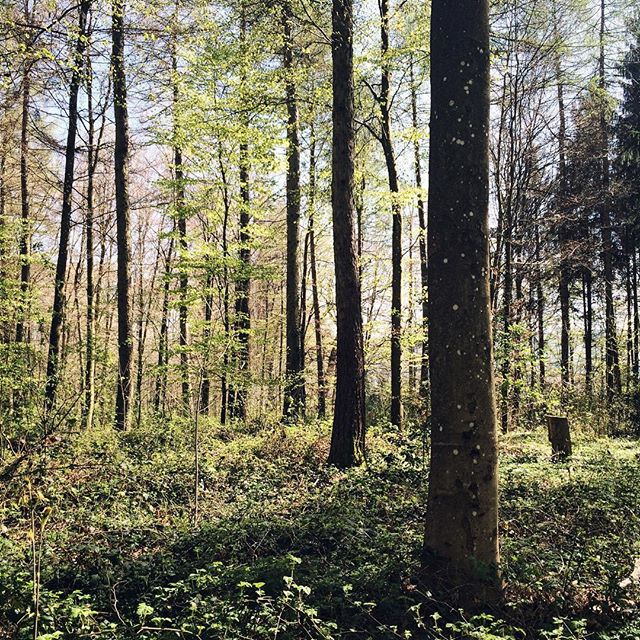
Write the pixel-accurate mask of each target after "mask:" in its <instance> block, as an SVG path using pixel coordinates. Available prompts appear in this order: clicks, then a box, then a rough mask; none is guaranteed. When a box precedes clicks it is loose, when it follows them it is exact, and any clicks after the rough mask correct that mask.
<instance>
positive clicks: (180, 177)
mask: <svg viewBox="0 0 640 640" xmlns="http://www.w3.org/2000/svg"><path fill="white" fill-rule="evenodd" d="M176 7H177V5H176ZM176 26H177V25H176ZM173 38H174V42H173V44H172V51H171V70H172V85H173V138H174V141H173V166H174V169H173V170H174V172H175V182H176V184H175V203H176V220H177V228H178V242H179V247H180V262H181V265H180V269H179V279H180V282H179V287H180V293H179V298H180V300H179V307H178V317H179V334H180V335H179V338H178V345H179V350H180V389H181V392H182V410H183V412H184V413H185V414H186V415H188V414H189V411H190V405H191V400H190V398H191V392H190V391H189V353H188V345H189V327H188V313H189V310H188V306H187V296H188V294H189V273H188V271H187V269H186V267H185V265H184V262H185V260H186V258H187V251H188V249H189V246H188V243H187V211H186V204H185V186H184V185H185V180H184V165H183V162H182V147H181V146H180V143H179V138H180V132H179V124H178V105H179V102H180V90H179V87H178V56H177V52H176V46H177V45H176V42H175V39H176V38H177V35H175V34H174V36H173Z"/></svg>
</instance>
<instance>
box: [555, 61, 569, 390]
mask: <svg viewBox="0 0 640 640" xmlns="http://www.w3.org/2000/svg"><path fill="white" fill-rule="evenodd" d="M555 71H556V86H557V97H558V114H559V121H560V126H559V128H558V174H559V175H558V177H559V181H560V184H559V189H558V192H559V193H558V201H559V205H560V214H561V216H562V219H561V221H560V234H559V240H560V252H561V256H560V281H559V293H560V378H561V382H562V389H563V393H566V392H567V390H568V387H569V382H570V374H571V363H570V357H571V351H570V337H571V298H570V290H569V286H570V283H571V270H570V265H569V260H568V257H567V253H568V252H569V247H568V237H567V233H566V220H565V219H564V217H565V215H566V213H567V211H566V206H567V193H568V184H567V156H566V140H567V124H566V110H565V102H564V83H563V80H562V67H561V64H560V55H559V54H556V59H555Z"/></svg>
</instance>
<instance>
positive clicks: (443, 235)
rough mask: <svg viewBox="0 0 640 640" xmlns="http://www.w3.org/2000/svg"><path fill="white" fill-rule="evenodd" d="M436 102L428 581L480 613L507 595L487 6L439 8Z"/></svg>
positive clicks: (481, 0)
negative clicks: (501, 555)
mask: <svg viewBox="0 0 640 640" xmlns="http://www.w3.org/2000/svg"><path fill="white" fill-rule="evenodd" d="M462 67H464V69H465V72H464V73H460V69H461V68H462ZM469 80H473V84H471V82H469ZM431 96H432V106H431V138H430V154H429V163H430V164H429V184H430V190H429V220H428V229H429V236H428V241H429V246H428V250H429V257H430V265H429V331H430V334H429V354H430V373H431V376H430V380H431V411H432V413H431V466H430V474H429V494H428V499H427V523H426V533H425V545H424V556H423V567H424V574H423V575H424V577H425V580H426V581H427V582H428V583H429V587H430V589H431V590H432V591H433V593H435V594H436V597H437V596H438V595H442V594H443V593H446V594H447V596H448V601H449V602H452V601H455V602H456V604H457V605H459V606H462V607H467V608H477V607H480V606H482V607H486V606H488V605H489V604H490V603H495V602H497V601H499V600H500V598H501V588H500V579H499V574H498V491H497V489H498V482H497V473H498V468H497V450H496V409H495V399H494V379H493V365H492V339H491V311H490V294H489V231H488V200H489V152H488V142H489V140H488V131H489V20H488V2H487V0H473V1H470V2H465V3H464V4H462V3H459V4H456V5H452V3H450V2H448V0H433V3H432V13H431ZM462 116H464V117H462ZM444 523H446V526H445V524H444ZM452 593H453V597H452ZM456 596H457V599H456Z"/></svg>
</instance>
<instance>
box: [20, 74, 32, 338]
mask: <svg viewBox="0 0 640 640" xmlns="http://www.w3.org/2000/svg"><path fill="white" fill-rule="evenodd" d="M30 98H31V77H30V68H29V66H28V63H27V67H26V68H25V72H24V75H23V77H22V116H21V123H20V206H21V209H20V250H19V251H20V302H19V304H18V318H17V323H16V342H29V330H28V319H29V307H30V302H29V288H30V286H31V216H30V212H29V103H30Z"/></svg>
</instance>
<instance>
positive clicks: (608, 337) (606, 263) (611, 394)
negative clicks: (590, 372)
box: [598, 0, 622, 402]
mask: <svg viewBox="0 0 640 640" xmlns="http://www.w3.org/2000/svg"><path fill="white" fill-rule="evenodd" d="M604 37H605V0H600V59H599V67H600V68H599V78H598V81H599V87H600V90H601V91H602V92H603V93H604V91H605V89H606V86H605V53H604ZM601 100H602V105H601V108H600V136H601V162H602V169H601V178H602V203H601V205H600V229H601V234H602V267H603V276H604V299H605V307H604V314H605V369H606V397H607V402H611V401H612V400H613V399H614V398H615V396H616V395H618V394H619V393H620V392H621V390H622V384H621V379H620V362H619V355H618V339H617V337H616V318H615V307H614V304H613V284H614V271H613V245H612V239H611V235H612V229H611V214H610V211H609V208H610V198H609V182H610V180H609V135H608V124H607V120H606V106H605V101H604V96H602V98H601Z"/></svg>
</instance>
